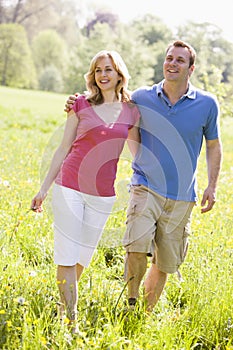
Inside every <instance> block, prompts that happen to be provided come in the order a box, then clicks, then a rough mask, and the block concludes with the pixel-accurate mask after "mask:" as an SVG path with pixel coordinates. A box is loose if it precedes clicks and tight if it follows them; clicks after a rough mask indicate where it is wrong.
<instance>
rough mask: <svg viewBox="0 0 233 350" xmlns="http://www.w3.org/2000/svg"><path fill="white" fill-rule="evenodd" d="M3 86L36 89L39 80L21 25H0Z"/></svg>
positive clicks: (0, 70) (0, 68) (0, 64)
mask: <svg viewBox="0 0 233 350" xmlns="http://www.w3.org/2000/svg"><path fill="white" fill-rule="evenodd" d="M0 55H1V61H0V77H1V78H0V79H1V85H6V86H12V87H19V88H35V87H36V86H37V79H36V73H35V67H34V64H33V60H32V57H31V51H30V48H29V44H28V40H27V35H26V32H25V30H24V28H23V27H22V26H21V25H19V24H1V25H0Z"/></svg>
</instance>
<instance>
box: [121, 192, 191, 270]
mask: <svg viewBox="0 0 233 350" xmlns="http://www.w3.org/2000/svg"><path fill="white" fill-rule="evenodd" d="M194 205H195V202H184V201H175V200H172V199H169V198H165V197H162V196H160V195H159V194H157V193H155V192H153V191H151V190H149V189H148V188H147V187H145V186H143V185H137V186H131V189H130V200H129V205H128V209H127V220H126V232H125V236H124V239H123V245H124V247H125V249H126V253H129V252H139V253H146V254H147V255H148V256H151V257H152V262H153V263H154V264H156V265H157V267H158V269H159V270H161V271H163V272H166V273H174V272H176V271H178V269H179V267H180V265H181V264H182V262H183V261H184V259H185V256H186V253H187V249H188V236H189V234H190V221H191V213H192V209H193V207H194ZM126 265H127V254H126Z"/></svg>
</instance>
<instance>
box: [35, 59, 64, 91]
mask: <svg viewBox="0 0 233 350" xmlns="http://www.w3.org/2000/svg"><path fill="white" fill-rule="evenodd" d="M39 88H40V90H46V91H54V92H62V91H63V80H62V76H61V73H60V71H59V70H58V69H57V68H56V67H55V66H53V65H51V66H47V67H45V69H44V70H43V71H42V73H41V75H40V79H39Z"/></svg>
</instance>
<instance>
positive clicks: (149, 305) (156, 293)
mask: <svg viewBox="0 0 233 350" xmlns="http://www.w3.org/2000/svg"><path fill="white" fill-rule="evenodd" d="M166 282H167V273H165V272H162V271H160V270H159V269H158V268H157V266H156V265H155V264H152V265H151V267H150V269H149V271H148V274H147V276H146V279H145V282H144V293H145V294H144V297H145V302H146V309H147V311H149V312H150V311H152V309H153V307H154V306H155V305H156V303H157V302H158V300H159V298H160V295H161V294H162V291H163V289H164V287H165V284H166Z"/></svg>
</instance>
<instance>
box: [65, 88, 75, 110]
mask: <svg viewBox="0 0 233 350" xmlns="http://www.w3.org/2000/svg"><path fill="white" fill-rule="evenodd" d="M78 96H79V93H78V92H76V94H75V95H70V96H69V97H68V100H67V101H66V104H65V108H64V111H65V112H67V113H68V112H69V111H70V110H71V109H72V107H73V104H74V103H75V101H76V99H77V97H78Z"/></svg>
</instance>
